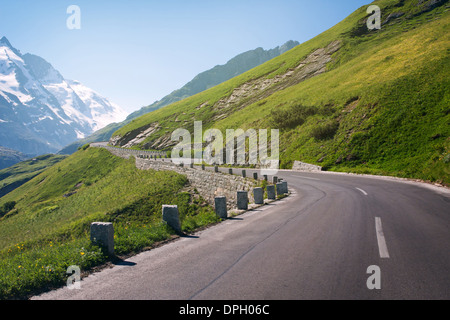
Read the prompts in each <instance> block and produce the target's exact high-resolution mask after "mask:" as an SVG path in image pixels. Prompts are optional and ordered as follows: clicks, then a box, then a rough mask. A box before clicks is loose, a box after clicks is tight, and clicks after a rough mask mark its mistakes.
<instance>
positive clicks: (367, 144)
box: [110, 0, 450, 184]
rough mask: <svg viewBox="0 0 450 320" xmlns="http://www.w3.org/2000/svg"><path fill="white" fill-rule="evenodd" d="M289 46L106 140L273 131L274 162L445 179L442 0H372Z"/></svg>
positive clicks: (139, 143)
mask: <svg viewBox="0 0 450 320" xmlns="http://www.w3.org/2000/svg"><path fill="white" fill-rule="evenodd" d="M372 4H374V5H378V6H379V7H380V9H381V12H382V18H381V29H379V30H378V29H374V30H369V28H368V27H367V21H368V19H369V17H370V16H371V14H369V13H367V9H368V5H367V6H363V7H361V8H360V9H358V10H357V11H355V12H354V13H353V14H351V15H350V16H349V17H347V18H346V19H344V20H343V21H342V22H340V23H339V24H337V25H335V26H334V27H332V28H330V29H329V30H327V31H325V32H323V33H322V34H320V35H318V36H317V37H315V38H313V39H311V40H309V41H307V42H305V43H303V44H301V45H299V46H297V47H295V48H294V49H292V50H290V51H288V52H286V53H284V54H282V55H280V56H278V57H276V58H274V59H272V60H270V61H268V62H266V63H264V64H262V65H260V66H258V67H256V68H254V69H252V70H250V71H248V72H246V73H244V74H241V75H239V76H237V77H234V78H232V79H230V80H228V81H226V82H224V83H222V84H220V85H217V86H215V87H214V88H211V89H209V90H206V91H203V92H201V93H199V94H197V95H195V96H191V97H189V98H186V99H184V100H182V101H179V102H175V103H172V104H171V105H169V106H166V107H165V108H162V109H159V110H156V111H154V112H151V113H148V114H146V115H143V116H141V117H139V118H136V119H134V120H133V121H131V122H130V123H128V124H127V125H126V126H124V127H122V128H120V129H119V130H117V131H116V132H115V133H114V134H113V136H112V138H111V139H110V144H112V145H114V146H122V147H135V148H142V149H160V150H170V149H171V148H172V147H173V146H174V145H175V144H177V142H174V141H171V134H172V132H173V131H174V130H175V129H177V128H185V129H187V130H189V131H190V132H191V133H192V132H193V126H194V125H193V122H194V121H202V122H203V130H206V129H209V128H215V129H219V130H221V132H222V133H223V135H225V132H226V129H237V128H242V129H244V130H246V129H249V128H252V129H270V128H271V129H279V130H280V165H281V167H282V168H291V167H292V164H293V163H294V161H295V160H300V161H303V162H308V163H312V164H317V165H320V166H322V167H323V168H324V169H325V170H335V171H347V172H348V171H350V172H357V173H372V174H383V175H395V176H402V177H410V178H419V179H424V180H430V181H438V182H442V183H447V184H448V183H450V169H449V168H450V166H449V163H450V138H449V137H450V125H449V123H450V103H449V97H450V91H449V90H450V79H449V77H448V70H449V67H450V60H449V55H448V50H449V49H448V48H449V38H448V34H449V21H450V14H449V4H448V0H377V1H374V2H373V3H372Z"/></svg>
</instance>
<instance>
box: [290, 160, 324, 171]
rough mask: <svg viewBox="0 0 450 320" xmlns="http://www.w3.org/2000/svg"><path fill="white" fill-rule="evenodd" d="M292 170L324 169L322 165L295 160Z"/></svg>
mask: <svg viewBox="0 0 450 320" xmlns="http://www.w3.org/2000/svg"><path fill="white" fill-rule="evenodd" d="M292 170H297V171H322V167H321V166H316V165H314V164H309V163H305V162H301V161H294V165H293V166H292Z"/></svg>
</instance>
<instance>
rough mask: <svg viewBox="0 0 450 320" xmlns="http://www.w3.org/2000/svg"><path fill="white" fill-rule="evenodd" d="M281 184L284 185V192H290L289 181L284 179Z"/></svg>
mask: <svg viewBox="0 0 450 320" xmlns="http://www.w3.org/2000/svg"><path fill="white" fill-rule="evenodd" d="M281 184H282V185H283V192H284V193H288V183H287V181H283V182H282V183H281Z"/></svg>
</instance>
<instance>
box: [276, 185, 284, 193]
mask: <svg viewBox="0 0 450 320" xmlns="http://www.w3.org/2000/svg"><path fill="white" fill-rule="evenodd" d="M276 186H277V196H280V195H282V194H284V192H283V184H282V183H281V182H279V183H277V184H276Z"/></svg>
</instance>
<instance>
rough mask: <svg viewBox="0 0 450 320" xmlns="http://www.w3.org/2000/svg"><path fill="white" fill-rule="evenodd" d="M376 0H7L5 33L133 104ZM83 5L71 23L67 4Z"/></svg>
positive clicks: (1, 22)
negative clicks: (76, 24)
mask: <svg viewBox="0 0 450 320" xmlns="http://www.w3.org/2000/svg"><path fill="white" fill-rule="evenodd" d="M370 2H371V0H344V1H336V0H315V1H310V0H308V1H306V0H296V1H294V0H277V1H274V0H271V1H268V0H258V1H254V0H227V1H222V0H221V1H215V0H209V1H204V0H184V1H180V0H165V1H153V0H146V1H144V0H129V1H118V0H110V1H99V0H90V1H85V0H69V1H67V0H58V1H57V0H38V1H36V0H34V1H32V0H2V3H1V6H0V37H1V36H6V37H7V38H8V39H9V41H10V42H11V44H12V45H13V46H15V47H16V48H17V49H19V50H20V51H21V52H22V53H27V52H29V53H33V54H36V55H39V56H41V57H42V58H44V59H46V60H47V61H48V62H50V63H51V64H52V65H53V66H54V67H55V68H56V69H58V70H59V71H60V72H61V74H62V75H63V76H64V77H65V78H67V79H73V80H79V81H81V82H82V83H83V84H85V85H86V86H88V87H91V88H92V89H94V90H96V91H98V92H99V93H100V94H102V95H104V96H106V97H108V98H110V99H111V100H112V101H114V102H116V103H118V104H119V105H120V106H122V108H124V109H125V110H126V111H128V112H132V111H134V110H137V109H139V108H140V107H142V106H144V105H149V104H151V103H153V102H154V101H156V100H159V99H161V98H162V97H164V96H165V95H167V94H169V93H170V92H172V91H173V90H175V89H178V88H180V87H181V86H183V85H184V84H185V83H187V82H188V81H190V80H191V79H192V78H193V77H194V76H195V75H197V74H198V73H200V72H203V71H205V70H208V69H210V68H212V67H214V66H215V65H218V64H225V63H226V62H227V61H228V60H229V59H231V58H233V57H234V56H236V55H237V54H239V53H242V52H244V51H247V50H252V49H255V48H257V47H262V48H264V49H271V48H274V47H276V46H278V45H282V44H283V43H285V42H286V41H288V40H296V41H299V42H304V41H307V40H309V39H311V38H313V37H314V36H316V35H318V34H320V33H321V32H323V31H325V30H327V29H329V28H330V27H332V26H333V25H335V24H336V23H338V22H339V21H341V20H342V19H344V18H345V17H347V16H348V15H349V14H351V13H352V12H353V11H355V10H356V9H357V8H359V7H361V6H363V5H366V4H369V3H370ZM69 5H77V6H79V7H80V9H81V29H80V30H69V29H68V28H67V26H66V20H67V19H68V18H69V16H70V15H69V14H67V12H66V11H67V8H68V6H69Z"/></svg>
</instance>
